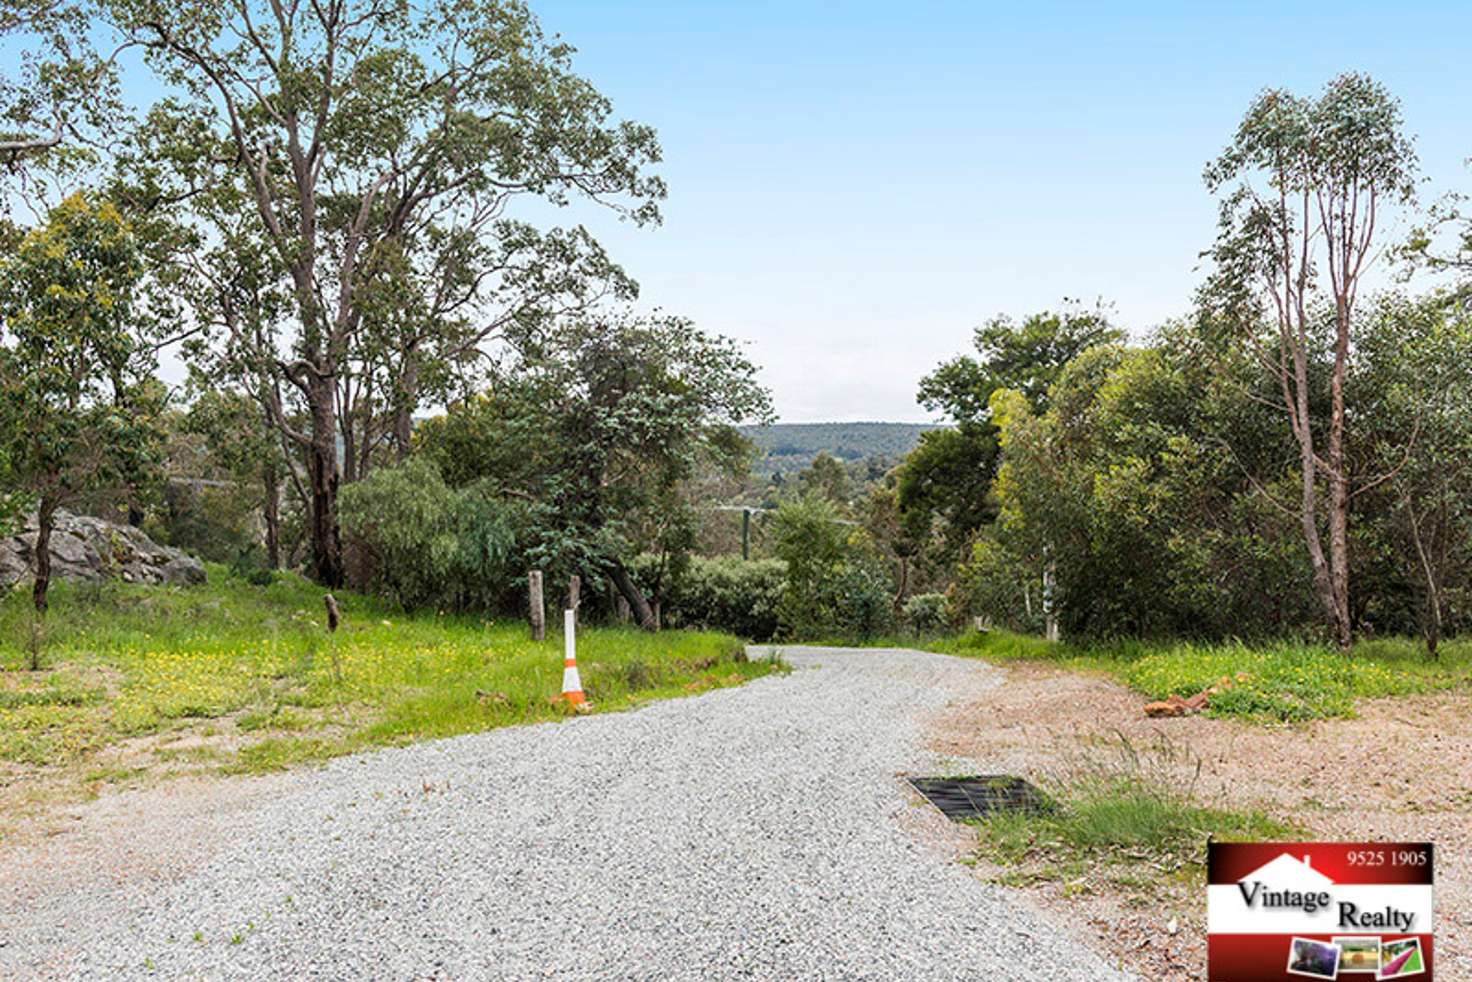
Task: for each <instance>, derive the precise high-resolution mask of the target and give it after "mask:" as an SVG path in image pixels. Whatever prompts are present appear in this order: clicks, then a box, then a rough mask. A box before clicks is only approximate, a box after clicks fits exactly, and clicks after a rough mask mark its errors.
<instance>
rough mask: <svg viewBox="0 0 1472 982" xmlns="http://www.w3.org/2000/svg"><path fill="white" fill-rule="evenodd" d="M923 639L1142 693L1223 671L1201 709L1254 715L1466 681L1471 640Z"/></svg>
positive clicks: (1471, 665) (999, 635)
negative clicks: (1344, 644)
mask: <svg viewBox="0 0 1472 982" xmlns="http://www.w3.org/2000/svg"><path fill="white" fill-rule="evenodd" d="M923 647H924V648H926V649H927V650H929V651H940V652H944V653H946V654H953V655H963V656H968V657H976V658H985V659H987V660H989V661H1003V662H1005V661H1010V660H1019V659H1036V660H1046V661H1050V662H1054V663H1057V664H1059V665H1060V666H1062V667H1065V668H1070V669H1075V670H1084V671H1098V672H1104V673H1106V674H1108V675H1110V676H1112V677H1113V678H1116V679H1118V680H1119V681H1121V682H1123V683H1124V684H1125V685H1128V686H1130V687H1131V688H1132V689H1135V690H1136V691H1137V692H1139V693H1141V694H1142V695H1143V696H1146V697H1148V698H1150V699H1164V698H1166V697H1167V696H1171V695H1178V696H1183V697H1189V696H1192V695H1194V694H1196V693H1197V692H1200V691H1201V690H1203V689H1205V688H1207V687H1208V686H1211V685H1215V684H1217V683H1218V682H1219V681H1220V680H1222V679H1223V678H1228V679H1231V680H1232V684H1231V687H1230V688H1228V689H1227V690H1226V691H1223V692H1220V693H1218V694H1217V695H1214V696H1212V698H1211V702H1210V703H1209V705H1208V709H1207V713H1208V714H1209V715H1213V716H1232V717H1239V718H1245V719H1251V720H1256V721H1279V722H1301V721H1306V720H1311V719H1320V718H1323V717H1329V716H1352V715H1353V714H1354V702H1355V700H1356V699H1365V698H1373V697H1377V696H1397V695H1410V694H1414V693H1424V692H1432V691H1436V690H1442V689H1454V688H1464V687H1467V686H1469V685H1472V640H1458V641H1452V642H1448V643H1446V644H1443V645H1442V647H1441V657H1440V658H1438V659H1436V660H1434V661H1433V660H1431V659H1428V658H1427V657H1426V655H1425V652H1424V651H1423V650H1422V649H1421V648H1420V646H1419V645H1417V644H1416V643H1414V642H1411V641H1407V640H1398V639H1393V640H1376V641H1366V642H1362V643H1360V644H1358V645H1356V646H1355V648H1354V650H1353V651H1352V652H1351V653H1350V655H1349V657H1347V658H1346V657H1345V656H1343V655H1341V654H1339V653H1338V652H1336V651H1332V650H1330V649H1328V648H1325V647H1322V646H1316V645H1310V644H1304V643H1301V642H1282V643H1276V644H1263V645H1247V644H1242V643H1228V644H1195V643H1191V642H1168V643H1162V642H1144V641H1127V642H1117V643H1113V644H1100V645H1088V646H1076V645H1071V644H1066V643H1058V642H1049V641H1046V640H1043V639H1042V638H1037V637H1031V636H1025V635H1018V634H1011V633H1008V632H1006V631H989V632H986V633H972V634H966V635H961V636H957V637H951V638H942V639H938V640H934V641H930V642H926V643H924V644H923Z"/></svg>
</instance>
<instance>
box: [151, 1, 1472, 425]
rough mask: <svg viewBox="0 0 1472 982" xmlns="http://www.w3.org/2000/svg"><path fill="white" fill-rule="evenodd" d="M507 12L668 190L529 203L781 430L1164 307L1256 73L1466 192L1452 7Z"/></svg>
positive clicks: (1187, 266)
mask: <svg viewBox="0 0 1472 982" xmlns="http://www.w3.org/2000/svg"><path fill="white" fill-rule="evenodd" d="M530 2H531V4H532V7H533V9H534V10H535V11H536V12H537V13H538V15H539V16H540V18H541V20H542V23H543V27H544V28H545V29H546V31H547V32H548V33H556V34H560V35H561V36H562V37H563V38H564V39H566V40H567V41H569V42H571V43H572V44H574V45H575V46H576V47H577V48H578V49H579V52H578V55H577V57H576V59H575V65H576V67H577V69H578V70H579V71H580V72H581V73H583V74H584V75H586V76H588V77H589V78H591V79H592V80H593V81H594V82H595V83H596V84H597V85H598V86H599V87H600V88H601V89H602V90H603V91H604V92H605V93H607V94H608V95H609V96H610V97H611V98H612V99H613V101H614V103H615V106H616V108H617V111H618V112H619V114H620V115H623V116H626V117H630V118H634V119H638V120H641V121H643V122H647V123H650V124H652V125H654V126H655V127H656V128H657V129H658V131H659V134H660V139H661V142H662V144H663V147H664V152H665V163H664V165H663V167H662V168H661V171H662V173H663V174H664V176H665V177H666V179H667V180H668V183H669V186H670V197H669V200H668V202H666V204H665V207H664V212H665V223H664V225H663V226H662V227H660V228H656V229H637V228H633V227H631V226H629V225H626V224H620V223H619V222H618V221H617V220H615V219H614V218H613V217H612V216H610V215H609V214H607V213H604V212H601V211H599V210H597V209H589V208H571V209H568V210H567V211H565V212H562V213H559V214H553V215H543V216H541V217H544V218H547V219H549V220H556V221H561V222H567V223H571V222H576V221H584V222H586V223H587V224H588V225H589V226H590V227H591V228H593V229H594V231H595V232H596V233H597V234H598V236H599V237H600V239H602V241H603V242H604V244H605V245H606V246H607V247H608V249H609V251H610V252H611V253H612V254H613V256H614V257H615V258H616V259H617V260H619V261H621V262H622V263H623V264H624V265H625V266H626V268H628V270H629V271H630V272H631V273H632V274H633V275H634V276H635V277H636V278H637V279H638V280H639V281H640V283H641V284H642V286H643V297H642V300H641V303H642V304H644V305H647V306H659V307H662V308H664V309H666V310H669V311H672V312H677V313H682V314H686V315H689V316H691V317H693V318H695V319H696V320H697V321H698V322H699V323H700V324H702V325H704V326H706V327H707V328H710V329H712V330H716V331H719V332H721V333H725V334H730V335H733V336H735V337H737V338H740V339H743V340H745V341H748V342H750V345H751V347H750V351H751V355H752V357H753V358H754V360H756V361H757V362H758V363H759V364H761V365H763V366H764V370H763V378H764V379H765V380H766V382H767V383H768V384H769V385H770V386H771V387H772V389H773V391H774V393H775V397H776V405H777V410H778V413H779V414H780V416H781V417H782V418H783V419H785V420H789V421H814V420H852V419H889V420H925V419H927V418H928V416H927V414H926V413H925V411H924V410H922V409H921V408H920V407H919V406H917V405H916V404H915V401H914V395H915V388H916V383H917V382H918V380H919V378H920V377H921V376H922V375H923V374H924V373H925V372H926V371H928V370H929V369H930V368H932V367H933V366H934V365H935V364H936V363H938V362H939V361H940V360H941V359H943V358H946V357H948V356H950V355H953V354H956V353H958V352H960V351H963V350H965V349H966V347H967V345H968V342H969V339H970V333H971V328H972V327H973V326H975V325H976V324H977V323H979V322H980V321H982V320H983V319H985V318H987V317H989V316H991V315H993V314H997V313H1011V314H1014V315H1023V314H1026V313H1029V312H1033V311H1037V310H1041V309H1045V308H1047V307H1050V306H1053V305H1055V304H1057V303H1058V302H1059V301H1060V299H1061V298H1063V297H1065V296H1070V297H1079V298H1084V299H1086V300H1092V299H1094V298H1096V297H1103V298H1105V299H1107V300H1110V301H1112V302H1114V303H1115V304H1116V306H1117V309H1118V314H1119V320H1120V322H1121V323H1122V324H1123V325H1124V326H1126V327H1128V328H1130V329H1131V330H1133V331H1136V332H1143V331H1144V330H1147V329H1148V328H1150V327H1151V326H1153V325H1155V324H1157V323H1159V322H1160V321H1162V320H1164V319H1166V318H1168V317H1171V316H1174V315H1178V314H1181V313H1184V312H1185V311H1186V310H1187V308H1188V305H1189V302H1190V297H1191V294H1192V292H1193V290H1194V289H1195V287H1196V285H1197V283H1198V282H1199V279H1200V274H1199V273H1198V272H1197V270H1196V265H1197V256H1198V254H1199V253H1200V251H1201V250H1202V249H1204V248H1205V247H1206V246H1207V245H1208V244H1209V243H1210V241H1211V237H1212V230H1213V223H1214V217H1215V210H1214V205H1213V202H1212V200H1211V198H1210V197H1209V196H1208V195H1207V193H1206V191H1205V189H1204V188H1203V186H1202V183H1201V177H1200V175H1201V169H1202V166H1203V165H1204V164H1205V163H1206V161H1207V160H1208V159H1210V158H1211V157H1213V156H1214V155H1215V154H1216V153H1217V152H1219V151H1220V149H1221V147H1222V146H1223V145H1224V144H1225V143H1226V141H1227V140H1228V138H1229V137H1230V135H1231V133H1232V131H1233V129H1234V128H1235V126H1236V124H1237V122H1238V120H1239V118H1240V116H1241V114H1242V112H1243V110H1244V109H1245V108H1246V106H1247V104H1248V102H1249V101H1250V100H1251V98H1252V97H1253V95H1254V94H1255V93H1256V92H1257V91H1258V90H1259V89H1261V88H1263V87H1265V86H1286V87H1289V88H1292V89H1294V90H1296V91H1300V92H1304V93H1311V92H1314V91H1316V90H1317V89H1319V88H1320V87H1321V86H1322V85H1323V84H1324V82H1325V81H1327V80H1328V79H1329V78H1330V77H1332V76H1333V75H1335V74H1337V73H1339V72H1342V71H1347V70H1358V71H1364V72H1368V73H1369V74H1371V75H1373V76H1374V77H1376V78H1378V79H1379V80H1381V81H1382V82H1384V83H1385V84H1386V85H1387V86H1389V88H1390V89H1391V90H1392V91H1393V92H1394V93H1395V94H1396V95H1398V96H1399V97H1400V99H1401V100H1402V103H1403V107H1404V111H1405V116H1406V120H1407V125H1408V128H1409V130H1410V131H1411V132H1412V133H1413V134H1415V135H1416V136H1417V147H1418V150H1419V153H1420V157H1421V162H1422V170H1423V172H1424V173H1425V175H1426V176H1427V178H1428V179H1429V180H1428V183H1427V185H1426V188H1425V198H1426V199H1427V200H1430V199H1431V198H1433V197H1435V196H1436V195H1437V194H1439V193H1441V192H1444V191H1446V190H1450V189H1460V190H1472V173H1469V171H1468V170H1467V169H1466V168H1465V166H1464V164H1463V161H1464V160H1465V158H1467V157H1468V156H1472V118H1469V107H1472V70H1469V68H1468V61H1467V57H1468V56H1467V42H1468V39H1469V38H1472V3H1467V2H1462V3H1456V4H1453V3H1403V4H1397V5H1394V6H1391V5H1383V4H1369V3H1345V2H1339V3H1312V4H1310V3H1296V4H1295V3H1285V2H1281V0H1280V2H1276V3H1256V2H1254V3H1221V4H1210V5H1208V4H1199V3H1136V4H1113V5H1105V4H1099V3H1045V2H1036V3H1031V4H1005V5H1003V4H990V3H964V2H928V3H911V4H899V3H888V4H880V3H873V2H867V0H865V2H849V3H820V2H816V0H787V2H770V0H530ZM132 81H133V83H134V84H135V85H137V86H139V87H138V88H137V89H136V91H134V92H133V96H134V98H135V99H136V100H139V101H142V100H144V99H146V98H148V97H150V96H151V95H153V94H154V91H155V90H153V88H152V86H151V85H147V83H146V82H143V81H142V80H141V79H136V78H135V79H134V80H132Z"/></svg>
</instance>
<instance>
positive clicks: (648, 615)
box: [609, 563, 658, 631]
mask: <svg viewBox="0 0 1472 982" xmlns="http://www.w3.org/2000/svg"><path fill="white" fill-rule="evenodd" d="M609 576H611V577H612V578H613V585H614V586H616V587H618V592H619V593H621V594H622V595H623V598H624V599H625V600H627V601H628V602H629V608H630V609H631V610H632V611H633V612H634V620H635V621H637V622H638V624H639V626H640V627H642V628H643V629H644V630H646V631H654V630H658V625H657V623H656V622H655V619H654V611H653V610H652V609H650V607H649V601H647V600H645V599H644V594H642V593H640V592H639V588H638V586H636V585H635V584H634V579H633V577H631V576H630V575H629V571H628V570H627V569H625V568H624V564H623V563H614V564H613V568H612V569H611V570H610V571H609Z"/></svg>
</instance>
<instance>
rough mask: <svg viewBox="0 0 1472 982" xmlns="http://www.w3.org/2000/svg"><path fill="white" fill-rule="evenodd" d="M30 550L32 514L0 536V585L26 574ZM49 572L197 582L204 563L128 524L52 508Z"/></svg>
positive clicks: (33, 534) (66, 575)
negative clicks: (14, 532) (12, 531)
mask: <svg viewBox="0 0 1472 982" xmlns="http://www.w3.org/2000/svg"><path fill="white" fill-rule="evenodd" d="M35 551H36V516H34V515H31V516H30V517H29V518H27V519H26V523H25V528H24V529H22V530H21V532H20V534H18V535H12V536H10V537H8V538H5V539H0V588H3V587H9V586H12V585H14V584H15V582H16V581H17V580H20V579H22V578H24V577H27V576H30V575H31V571H32V568H33V567H32V562H33V560H34V557H35ZM51 575H52V576H53V577H57V578H63V579H71V580H97V579H102V578H104V577H116V578H117V579H120V580H122V581H123V582H124V583H203V582H204V579H205V573H204V565H203V564H202V563H200V561H199V560H197V559H195V558H194V557H192V556H189V555H186V554H185V553H183V552H180V551H179V550H178V549H174V548H172V547H170V546H161V545H159V544H158V543H157V542H154V541H153V540H152V539H150V538H149V537H148V536H146V535H144V534H143V533H142V532H140V531H138V530H137V529H135V528H133V527H132V526H131V525H119V524H116V523H114V522H109V521H106V520H105V519H101V518H93V517H92V516H90V515H73V514H72V513H71V512H67V511H58V512H57V513H56V526H55V528H53V529H52V530H51Z"/></svg>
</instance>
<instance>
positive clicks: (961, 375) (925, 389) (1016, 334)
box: [919, 301, 1124, 425]
mask: <svg viewBox="0 0 1472 982" xmlns="http://www.w3.org/2000/svg"><path fill="white" fill-rule="evenodd" d="M1122 340H1124V332H1123V331H1121V330H1119V329H1118V328H1117V327H1115V326H1114V325H1112V324H1111V323H1110V321H1109V309H1108V308H1107V307H1105V306H1104V305H1103V304H1099V305H1097V306H1095V307H1094V308H1092V309H1090V308H1087V307H1085V306H1083V305H1082V304H1079V303H1077V302H1071V301H1065V302H1064V305H1063V307H1062V308H1061V309H1060V310H1056V311H1046V312H1044V313H1040V314H1034V315H1032V316H1031V317H1028V318H1027V319H1025V320H1024V321H1023V322H1022V323H1021V324H1018V323H1015V322H1014V321H1013V320H1012V319H1011V318H1009V317H1007V316H1005V315H1003V316H999V317H994V318H992V319H991V320H989V321H987V322H986V323H985V324H983V325H982V326H981V327H978V328H977V329H976V333H975V336H974V337H973V339H972V342H973V344H974V346H975V348H976V355H975V356H974V357H973V356H970V355H963V356H962V357H960V358H956V359H954V360H952V361H948V362H946V363H944V364H942V365H941V366H940V367H939V368H937V369H936V370H935V371H934V372H932V373H931V374H929V375H927V376H926V377H925V378H924V379H922V380H921V381H920V394H919V400H920V403H921V405H923V406H925V408H926V409H929V410H932V411H936V412H944V413H945V414H946V415H947V416H949V417H951V418H952V419H954V420H955V421H956V422H957V423H959V424H962V425H965V424H976V423H985V422H987V421H988V420H989V419H990V418H991V410H990V402H991V397H992V393H993V392H995V391H997V390H998V389H1012V390H1014V391H1017V392H1021V393H1022V394H1023V397H1024V398H1026V399H1027V400H1028V402H1029V403H1030V404H1031V405H1032V407H1033V408H1034V409H1035V410H1042V409H1045V408H1046V407H1047V402H1048V390H1049V389H1051V388H1052V386H1053V383H1054V382H1055V381H1056V380H1057V378H1058V373H1059V372H1060V371H1061V370H1062V369H1063V367H1064V366H1065V365H1067V364H1068V363H1069V362H1071V361H1073V359H1075V358H1077V357H1078V356H1079V355H1080V354H1082V353H1083V352H1085V351H1087V350H1088V349H1090V348H1093V347H1096V346H1098V345H1107V344H1117V343H1119V342H1120V341H1122Z"/></svg>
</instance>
